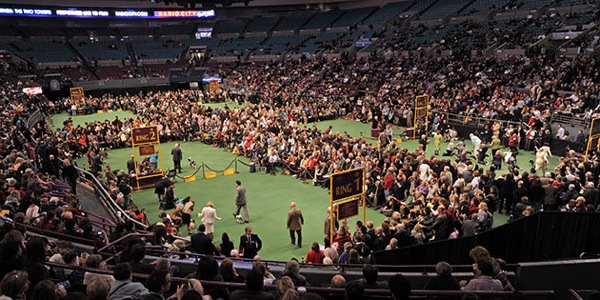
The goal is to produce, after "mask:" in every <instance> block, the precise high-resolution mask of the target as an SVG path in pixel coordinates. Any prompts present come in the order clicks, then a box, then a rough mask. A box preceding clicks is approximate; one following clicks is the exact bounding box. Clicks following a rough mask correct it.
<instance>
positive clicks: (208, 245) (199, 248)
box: [191, 224, 219, 255]
mask: <svg viewBox="0 0 600 300" xmlns="http://www.w3.org/2000/svg"><path fill="white" fill-rule="evenodd" d="M205 231H206V225H204V224H200V226H198V233H196V234H193V235H192V237H191V240H192V251H194V252H196V253H199V254H206V255H219V251H218V250H217V247H215V244H213V242H212V239H211V238H210V236H208V235H207V234H206V233H204V232H205Z"/></svg>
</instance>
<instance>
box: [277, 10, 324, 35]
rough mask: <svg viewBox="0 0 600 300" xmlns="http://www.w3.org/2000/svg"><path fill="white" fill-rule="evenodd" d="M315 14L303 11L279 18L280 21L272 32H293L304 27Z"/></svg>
mask: <svg viewBox="0 0 600 300" xmlns="http://www.w3.org/2000/svg"><path fill="white" fill-rule="evenodd" d="M314 14H315V13H314V12H313V11H303V12H298V13H295V14H292V15H287V16H285V17H282V18H281V21H280V22H279V23H278V24H277V25H276V26H275V27H274V28H273V32H279V31H295V30H297V29H298V28H300V26H302V25H304V23H306V22H307V21H308V20H309V19H310V18H311V17H312V16H313V15H314Z"/></svg>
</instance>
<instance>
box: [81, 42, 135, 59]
mask: <svg viewBox="0 0 600 300" xmlns="http://www.w3.org/2000/svg"><path fill="white" fill-rule="evenodd" d="M73 44H74V47H75V49H77V51H79V53H81V54H82V55H83V56H84V57H87V58H88V59H90V60H93V59H97V60H115V61H121V60H122V59H126V58H127V57H128V56H129V53H128V52H127V48H126V46H125V43H124V42H122V41H121V40H119V39H106V40H105V39H103V40H100V41H96V42H90V41H89V40H88V41H80V42H76V41H75V42H73Z"/></svg>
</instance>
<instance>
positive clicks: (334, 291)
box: [46, 262, 581, 299]
mask: <svg viewBox="0 0 600 300" xmlns="http://www.w3.org/2000/svg"><path fill="white" fill-rule="evenodd" d="M46 265H48V266H51V267H57V268H65V269H72V270H83V271H87V272H92V273H99V274H106V275H112V272H110V271H107V270H99V269H93V268H87V267H81V266H72V265H63V264H58V263H51V262H46ZM132 276H133V278H141V279H145V278H148V277H149V275H148V274H140V273H133V274H132ZM171 279H172V281H173V282H174V283H186V282H187V281H188V279H186V278H181V277H172V278H171ZM200 282H201V283H202V285H203V286H213V287H225V288H229V289H234V290H238V289H245V288H246V285H245V284H244V283H233V282H224V281H211V280H200ZM263 289H265V290H277V285H266V286H264V287H263ZM297 289H302V290H305V291H306V292H312V293H317V294H326V295H344V294H345V293H346V290H345V289H343V288H329V287H310V286H308V287H297ZM571 290H572V289H569V292H571ZM515 292H518V293H520V294H521V295H523V296H526V297H545V298H547V299H552V298H553V297H554V291H553V290H517V291H515ZM515 292H513V291H447V290H446V291H437V290H416V289H415V290H412V291H411V292H410V294H411V296H421V297H433V296H437V297H443V296H449V297H453V298H459V297H461V296H463V295H465V294H467V293H469V294H476V295H477V296H479V297H483V298H498V297H508V296H511V295H513V294H514V293H515ZM573 292H574V291H573ZM365 295H380V296H391V295H392V294H391V292H390V290H389V289H387V288H384V289H365ZM575 295H577V293H575ZM576 299H581V298H576Z"/></svg>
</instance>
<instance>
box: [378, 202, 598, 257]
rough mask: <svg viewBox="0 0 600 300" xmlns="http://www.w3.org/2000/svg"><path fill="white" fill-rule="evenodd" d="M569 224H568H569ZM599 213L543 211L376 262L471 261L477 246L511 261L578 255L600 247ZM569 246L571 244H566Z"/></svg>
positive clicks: (381, 253)
mask: <svg viewBox="0 0 600 300" xmlns="http://www.w3.org/2000/svg"><path fill="white" fill-rule="evenodd" d="M566 224H568V226H567V225H566ZM597 228H600V213H561V212H540V213H536V214H533V215H532V216H529V217H526V218H522V219H519V220H517V221H514V222H511V223H509V224H506V225H504V226H499V227H496V228H494V229H492V230H489V231H486V232H483V233H481V234H478V235H475V236H470V237H462V238H457V239H451V240H445V241H439V242H431V243H428V244H424V245H418V246H410V247H405V248H400V249H397V250H388V251H379V252H375V253H373V256H374V259H375V262H376V263H377V264H389V265H402V264H436V263H437V262H439V261H441V260H444V261H447V262H449V263H451V264H468V263H472V262H473V260H472V259H471V258H470V257H469V251H470V250H471V249H472V248H473V247H475V246H483V247H485V248H487V249H493V252H492V255H494V256H495V257H501V258H502V259H504V260H505V261H507V262H509V263H518V262H535V261H548V260H554V259H562V258H570V257H573V258H576V257H579V255H580V253H582V252H594V253H597V252H598V249H600V235H599V234H598V230H597ZM567 245H568V246H567Z"/></svg>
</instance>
